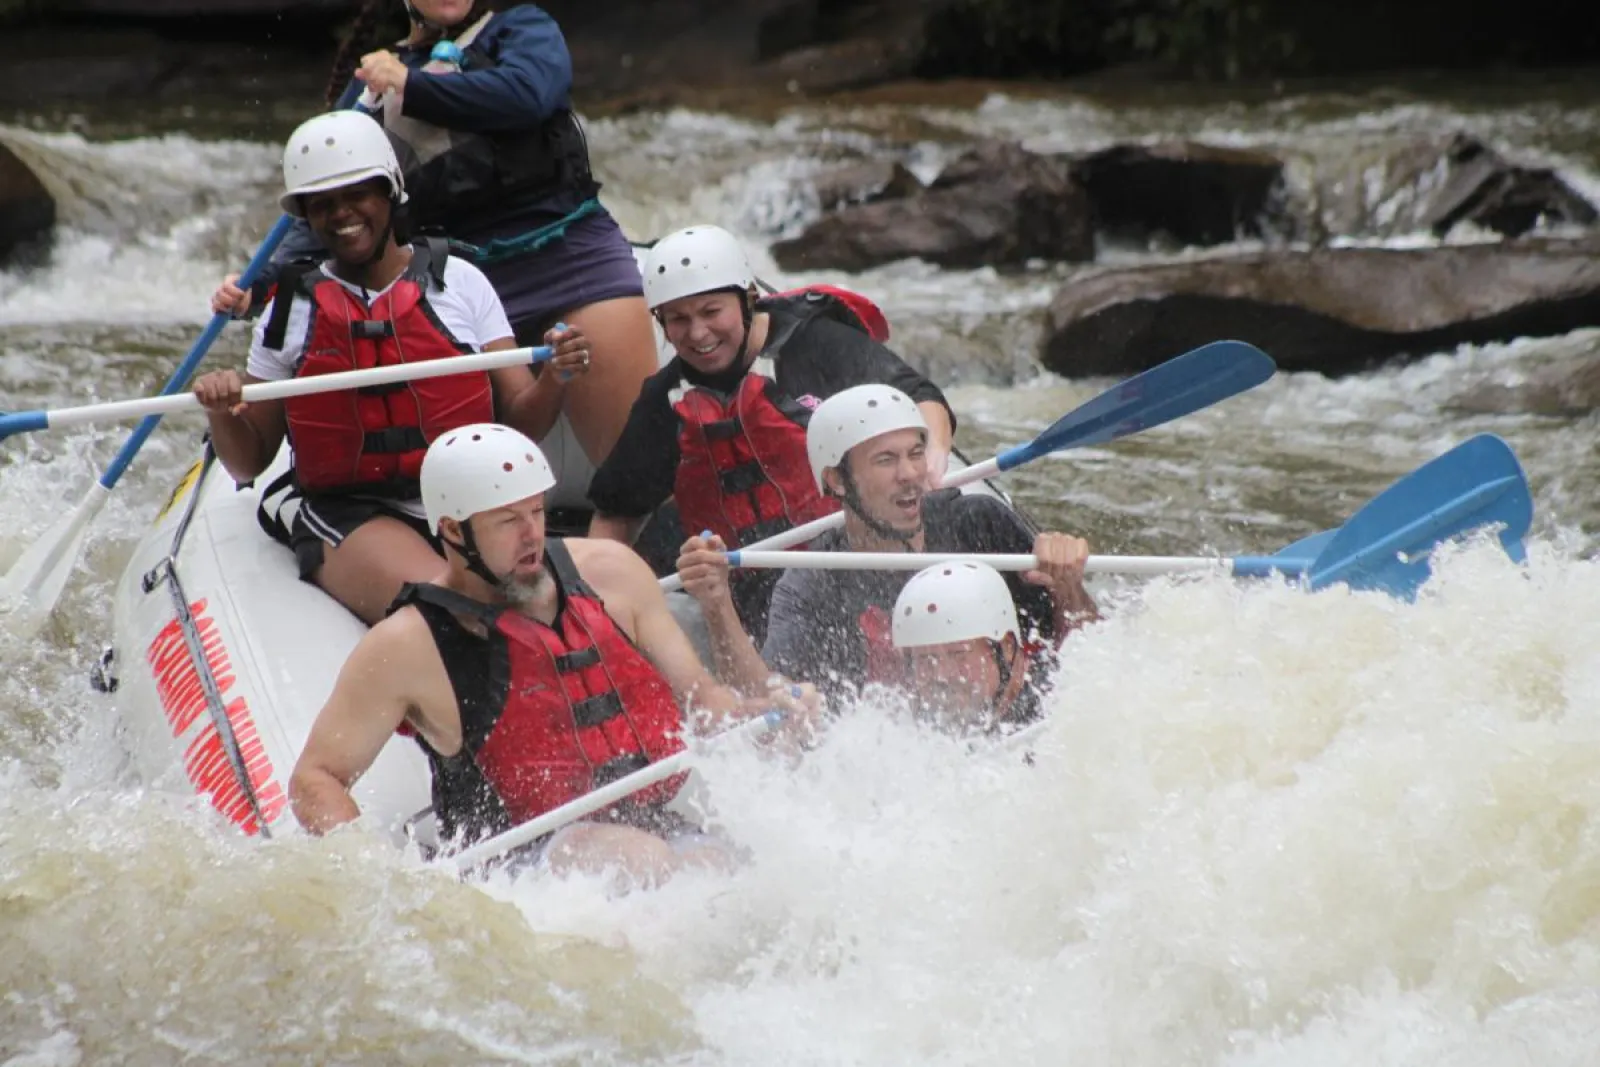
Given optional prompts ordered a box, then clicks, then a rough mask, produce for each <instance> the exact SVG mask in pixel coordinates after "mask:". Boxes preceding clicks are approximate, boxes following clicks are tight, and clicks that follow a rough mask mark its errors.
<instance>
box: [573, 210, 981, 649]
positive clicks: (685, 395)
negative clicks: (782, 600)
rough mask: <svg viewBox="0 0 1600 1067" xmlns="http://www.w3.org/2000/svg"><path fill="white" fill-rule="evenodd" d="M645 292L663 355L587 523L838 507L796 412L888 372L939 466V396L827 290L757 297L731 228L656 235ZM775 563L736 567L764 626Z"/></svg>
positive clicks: (752, 620)
mask: <svg viewBox="0 0 1600 1067" xmlns="http://www.w3.org/2000/svg"><path fill="white" fill-rule="evenodd" d="M644 284H645V297H646V300H647V301H648V302H649V304H650V308H651V310H652V311H653V312H654V313H655V314H656V317H657V318H658V319H659V320H660V322H661V326H662V329H663V330H664V331H665V332H666V336H667V340H668V341H669V342H671V344H672V346H673V348H674V349H675V350H676V352H677V355H676V358H674V359H673V360H672V362H671V363H669V364H668V365H667V366H666V367H664V368H662V369H661V370H660V371H659V372H658V373H656V374H655V375H653V376H652V377H651V378H650V379H649V380H648V381H647V382H645V385H644V390H643V391H642V392H641V393H640V395H639V399H638V400H637V401H636V402H635V403H634V406H633V412H632V414H631V415H630V416H629V419H628V426H627V429H626V430H624V431H623V436H622V439H621V441H620V442H619V443H618V446H617V450H616V452H615V453H613V455H612V456H611V458H610V459H608V460H607V461H606V462H605V464H603V465H602V466H601V468H600V469H599V471H597V472H596V473H595V477H594V480H593V482H591V483H590V486H589V495H590V498H591V499H592V500H593V502H594V505H595V508H596V512H595V519H594V523H593V524H592V525H591V527H590V532H591V534H594V535H596V536H605V537H614V538H616V539H618V540H624V541H630V542H631V541H632V540H633V538H634V536H635V535H636V534H637V532H638V527H639V524H640V523H642V522H643V520H644V518H645V517H646V516H648V515H649V514H650V513H651V512H653V511H654V510H655V509H656V508H657V507H658V506H660V505H661V504H662V503H663V502H664V501H665V500H666V499H667V498H668V497H669V496H674V497H675V498H676V500H677V505H678V512H679V515H680V517H681V520H682V523H683V529H684V530H685V531H687V532H690V533H697V532H698V531H701V530H709V531H711V532H712V533H713V534H714V535H715V536H716V537H717V538H718V539H719V543H720V544H722V545H725V546H726V547H728V548H735V547H738V546H740V545H750V544H752V543H754V542H756V541H759V540H761V539H763V538H766V537H770V536H772V535H773V534H777V533H781V532H783V531H784V530H787V529H789V528H790V527H791V526H795V525H798V524H800V523H804V522H808V521H810V520H812V519H815V518H818V517H819V516H821V515H825V514H827V513H829V512H832V511H834V510H836V509H837V507H838V504H837V503H836V502H835V501H833V500H831V499H829V498H828V497H826V496H825V495H824V494H822V493H820V492H819V491H818V488H817V485H816V483H815V481H813V479H812V477H811V472H810V470H809V467H808V465H807V461H806V443H805V442H806V424H807V423H808V422H809V420H810V418H811V412H812V410H813V409H815V408H816V407H817V405H818V404H820V403H822V402H823V401H824V400H826V398H828V397H830V396H832V395H833V394H835V393H837V392H839V391H840V390H841V389H847V388H849V387H850V386H853V385H859V384H861V383H863V382H887V383H891V384H893V385H895V386H898V387H899V388H900V389H901V390H902V391H903V392H904V393H905V394H908V395H909V396H910V397H911V398H912V399H913V400H914V401H915V403H916V405H917V407H918V408H919V409H920V410H921V411H922V414H923V417H924V418H925V419H926V423H927V426H928V427H929V428H930V431H929V442H928V447H929V453H930V456H932V457H934V466H936V467H938V468H939V471H940V472H941V473H942V457H944V456H947V455H948V453H949V449H950V439H951V434H952V432H953V430H954V426H955V420H954V417H953V416H952V415H951V414H950V411H949V406H948V405H947V404H946V402H945V399H944V394H943V393H941V392H940V390H939V389H938V387H937V386H935V385H934V384H933V383H932V382H930V381H928V380H927V379H926V378H924V377H923V376H922V375H920V374H918V373H917V372H916V371H914V370H912V369H911V367H909V366H907V365H906V364H905V363H904V362H903V361H902V360H901V359H900V358H899V357H898V356H896V355H895V354H894V353H893V352H892V351H890V350H889V349H888V348H886V347H885V346H884V345H883V344H881V343H880V342H879V341H877V340H876V339H874V338H873V337H872V336H871V329H872V324H870V323H869V322H867V321H863V320H862V318H861V317H860V316H859V315H858V314H857V313H856V312H855V311H854V310H853V309H852V308H851V307H849V306H848V305H846V304H844V303H843V302H842V301H840V300H839V299H838V298H837V297H834V296H831V295H828V294H823V293H818V292H815V291H804V292H801V293H798V294H786V295H782V296H778V297H770V298H766V299H761V298H759V296H758V292H757V287H756V277H755V272H754V271H753V270H752V269H751V267H750V262H749V260H748V258H747V257H746V255H745V252H744V249H743V248H742V247H741V246H740V244H739V242H738V240H737V239H736V238H735V237H734V236H733V235H732V234H730V233H728V232H727V231H726V230H724V229H721V228H720V227H716V226H694V227H691V228H689V229H686V230H681V231H679V232H677V233H674V234H671V235H669V236H667V237H664V238H662V239H661V240H660V241H659V242H657V244H656V245H655V247H654V248H652V249H651V250H650V256H649V258H648V260H647V261H646V262H645V268H644ZM775 581H776V575H774V574H749V573H741V574H740V575H738V576H736V578H735V579H734V585H735V588H734V598H735V602H736V606H737V608H738V613H739V616H740V618H741V619H742V620H743V624H744V626H745V628H746V629H748V630H750V631H751V632H753V633H756V634H760V633H762V632H764V630H765V618H766V605H767V600H768V597H769V596H770V591H771V588H772V584H773V582H775Z"/></svg>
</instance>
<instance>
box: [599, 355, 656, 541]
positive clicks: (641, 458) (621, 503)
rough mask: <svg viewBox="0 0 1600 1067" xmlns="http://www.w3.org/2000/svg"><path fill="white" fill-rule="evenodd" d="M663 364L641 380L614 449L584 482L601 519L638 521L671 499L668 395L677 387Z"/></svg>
mask: <svg viewBox="0 0 1600 1067" xmlns="http://www.w3.org/2000/svg"><path fill="white" fill-rule="evenodd" d="M677 378H678V376H677V373H676V370H675V368H674V366H673V365H672V364H668V365H667V366H666V367H663V368H662V369H661V370H659V371H657V372H656V373H655V374H653V375H651V376H650V377H649V378H647V379H645V383H644V386H643V388H641V389H640V390H639V397H638V399H636V400H635V401H634V402H633V408H632V410H630V411H629V412H628V421H627V423H626V424H625V425H624V426H623V428H622V436H621V437H619V438H617V444H616V447H615V448H613V449H612V450H611V454H610V455H609V456H607V457H606V460H605V462H604V463H602V464H600V468H599V469H598V470H596V471H595V472H594V477H593V478H592V479H590V481H589V500H590V501H591V502H592V503H593V504H594V506H595V508H596V509H597V510H598V511H600V512H601V513H602V514H605V515H616V516H619V517H621V518H627V519H637V518H640V517H642V516H645V515H648V514H650V513H651V512H652V511H654V510H655V509H656V508H658V507H660V506H661V503H662V501H664V500H666V499H667V498H668V497H669V496H671V495H672V483H673V480H674V478H675V477H676V476H677V472H678V415H677V412H675V411H673V410H672V405H671V404H670V403H668V399H667V394H668V393H669V392H671V390H672V387H673V385H675V384H677Z"/></svg>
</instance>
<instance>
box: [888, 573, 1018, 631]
mask: <svg viewBox="0 0 1600 1067" xmlns="http://www.w3.org/2000/svg"><path fill="white" fill-rule="evenodd" d="M892 631H893V635H894V645H895V647H896V648H921V647H923V646H926V645H948V644H950V643H951V642H953V641H970V640H972V639H973V638H978V637H982V638H986V639H988V640H990V641H999V640H1000V639H1001V638H1003V637H1005V635H1006V634H1011V635H1013V636H1017V635H1019V632H1020V631H1019V628H1018V626H1017V609H1016V605H1015V604H1014V603H1012V600H1011V589H1010V588H1009V587H1008V586H1007V585H1006V580H1005V579H1004V578H1002V577H1001V576H1000V572H999V571H997V570H995V569H994V568H993V567H991V566H989V565H988V564H986V563H973V562H970V561H960V562H951V563H935V564H934V565H933V566H931V567H925V568H923V569H922V570H920V571H918V572H917V573H916V574H915V575H913V576H912V578H911V580H910V581H909V582H907V583H906V584H905V588H904V589H901V590H900V596H899V597H898V598H897V599H896V600H895V602H894V622H893V625H892Z"/></svg>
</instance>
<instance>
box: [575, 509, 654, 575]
mask: <svg viewBox="0 0 1600 1067" xmlns="http://www.w3.org/2000/svg"><path fill="white" fill-rule="evenodd" d="M643 526H644V516H642V515H641V516H639V517H638V518H633V519H630V518H627V517H626V516H623V515H604V514H602V513H600V512H598V511H596V512H595V513H594V514H593V515H592V516H590V518H589V536H590V537H591V538H593V539H595V540H604V541H620V542H621V543H622V544H625V545H631V544H633V542H634V539H635V538H637V537H638V536H639V530H640V528H641V527H643ZM658 588H659V587H658Z"/></svg>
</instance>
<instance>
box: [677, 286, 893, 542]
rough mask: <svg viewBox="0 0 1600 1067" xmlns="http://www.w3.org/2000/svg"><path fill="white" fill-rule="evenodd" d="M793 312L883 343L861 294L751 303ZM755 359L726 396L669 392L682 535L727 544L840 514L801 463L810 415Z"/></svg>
mask: <svg viewBox="0 0 1600 1067" xmlns="http://www.w3.org/2000/svg"><path fill="white" fill-rule="evenodd" d="M775 303H776V304H781V305H787V306H789V307H792V308H793V309H794V311H795V312H796V314H798V315H799V316H800V317H802V318H807V319H809V318H811V317H813V316H822V317H825V318H829V319H832V320H834V321H836V322H842V323H845V324H846V325H848V326H851V327H853V328H855V329H858V330H860V331H862V332H863V333H866V334H867V335H869V336H870V337H872V338H873V339H874V340H876V341H879V342H882V341H884V340H887V339H888V336H889V325H888V322H887V321H886V320H885V319H884V316H883V312H882V311H880V310H879V309H878V306H877V305H876V304H874V303H873V302H872V301H870V300H868V299H867V298H866V297H864V296H861V295H860V294H857V293H852V292H849V291H848V290H845V289H840V288H838V287H836V286H831V285H814V286H809V287H807V288H805V289H794V290H790V291H789V292H785V293H777V294H775V295H773V296H770V297H766V298H764V299H763V300H761V301H760V305H761V306H763V307H770V306H771V305H773V304H775ZM770 367H771V361H770V360H765V359H758V360H757V361H756V362H755V364H754V365H752V366H751V368H750V371H749V373H748V374H746V375H745V376H744V378H743V379H742V380H741V381H740V382H739V388H738V389H737V390H736V391H735V392H734V393H733V395H731V396H724V395H723V394H719V393H714V392H712V391H711V390H709V389H704V388H699V387H694V386H687V385H686V386H684V387H682V388H681V389H680V390H675V391H674V395H675V399H674V400H673V404H672V406H673V409H674V410H675V411H676V412H677V413H678V418H679V423H680V425H679V430H678V470H677V476H676V478H675V479H674V482H673V495H674V496H675V497H676V498H677V501H678V514H679V516H680V518H681V519H682V521H683V528H684V529H685V530H686V531H689V532H692V533H698V532H699V531H701V530H711V531H712V532H713V533H716V534H717V535H719V536H720V537H721V538H722V540H723V541H724V543H726V544H727V545H729V546H730V547H733V546H738V545H749V544H754V543H755V542H757V541H761V540H764V539H765V538H768V537H772V536H773V535H775V534H780V533H782V532H783V531H785V530H787V529H789V528H790V527H793V526H798V525H801V524H803V523H807V522H811V521H812V520H814V519H819V518H821V517H822V516H824V515H829V514H832V513H833V512H835V511H838V510H839V502H838V501H837V500H835V499H833V498H832V497H828V496H824V495H823V494H822V492H821V491H820V490H819V489H818V488H817V484H816V480H815V479H814V477H813V476H812V474H811V464H810V461H809V460H808V459H807V458H806V425H807V423H808V422H809V421H810V419H811V411H810V409H809V408H806V407H804V406H802V405H801V404H799V403H798V402H796V401H795V400H794V399H793V398H791V397H789V396H786V395H784V393H783V392H782V391H781V390H780V389H779V388H778V384H777V382H776V381H775V380H774V377H773V373H772V371H771V370H770Z"/></svg>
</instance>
